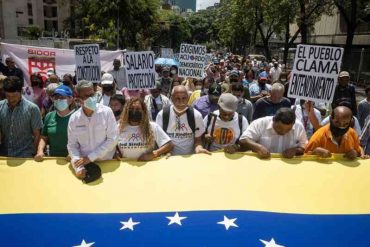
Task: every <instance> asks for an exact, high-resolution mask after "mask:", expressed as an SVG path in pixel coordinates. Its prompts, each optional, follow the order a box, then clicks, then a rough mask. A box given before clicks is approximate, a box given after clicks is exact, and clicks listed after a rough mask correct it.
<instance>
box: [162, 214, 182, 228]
mask: <svg viewBox="0 0 370 247" xmlns="http://www.w3.org/2000/svg"><path fill="white" fill-rule="evenodd" d="M166 218H167V219H169V220H170V222H169V223H168V225H172V224H174V223H176V224H178V225H180V226H181V221H182V220H184V219H186V218H187V217H181V216H180V215H179V213H178V212H176V214H175V216H173V217H170V216H167V217H166Z"/></svg>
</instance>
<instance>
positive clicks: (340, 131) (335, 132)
mask: <svg viewBox="0 0 370 247" xmlns="http://www.w3.org/2000/svg"><path fill="white" fill-rule="evenodd" d="M348 130H349V126H347V127H346V128H344V129H342V128H339V127H337V126H335V125H334V124H333V122H332V121H331V120H330V132H331V133H332V135H333V136H334V137H340V136H343V135H344V134H345V133H347V131H348Z"/></svg>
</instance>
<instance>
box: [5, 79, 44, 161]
mask: <svg viewBox="0 0 370 247" xmlns="http://www.w3.org/2000/svg"><path fill="white" fill-rule="evenodd" d="M22 88H23V81H21V80H20V79H19V78H18V77H16V76H9V77H7V78H6V79H4V91H5V97H6V99H5V100H2V101H1V102H0V132H1V146H0V155H1V156H9V157H22V158H31V157H33V156H34V155H35V153H36V148H37V146H38V143H39V140H40V130H41V128H42V121H41V114H40V110H39V108H38V107H37V105H35V104H34V103H32V102H30V101H28V100H26V99H25V98H23V97H22Z"/></svg>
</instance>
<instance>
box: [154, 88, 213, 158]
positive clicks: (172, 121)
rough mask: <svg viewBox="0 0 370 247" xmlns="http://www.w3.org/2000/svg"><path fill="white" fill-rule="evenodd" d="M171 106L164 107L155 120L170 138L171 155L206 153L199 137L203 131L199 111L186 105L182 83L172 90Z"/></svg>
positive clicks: (187, 98) (186, 94)
mask: <svg viewBox="0 0 370 247" xmlns="http://www.w3.org/2000/svg"><path fill="white" fill-rule="evenodd" d="M171 99H172V103H173V105H172V106H169V107H165V108H164V109H163V110H161V111H160V112H159V113H158V115H157V119H156V122H157V124H158V125H159V126H161V127H162V129H163V130H164V131H165V132H166V133H167V135H168V136H169V137H170V138H171V140H172V143H173V144H174V148H173V150H172V154H173V155H184V154H192V153H207V154H209V152H208V150H207V149H205V148H203V146H202V140H201V137H202V135H203V133H204V124H203V118H202V115H201V114H200V112H199V111H197V110H196V109H193V108H192V107H188V105H187V103H188V101H189V94H188V92H187V90H186V88H185V87H184V86H182V85H180V86H176V87H174V88H173V90H172V97H171Z"/></svg>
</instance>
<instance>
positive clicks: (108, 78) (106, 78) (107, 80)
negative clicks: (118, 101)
mask: <svg viewBox="0 0 370 247" xmlns="http://www.w3.org/2000/svg"><path fill="white" fill-rule="evenodd" d="M113 80H114V78H113V76H112V75H111V74H109V73H104V74H103V76H102V78H101V84H102V85H111V84H113Z"/></svg>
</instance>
